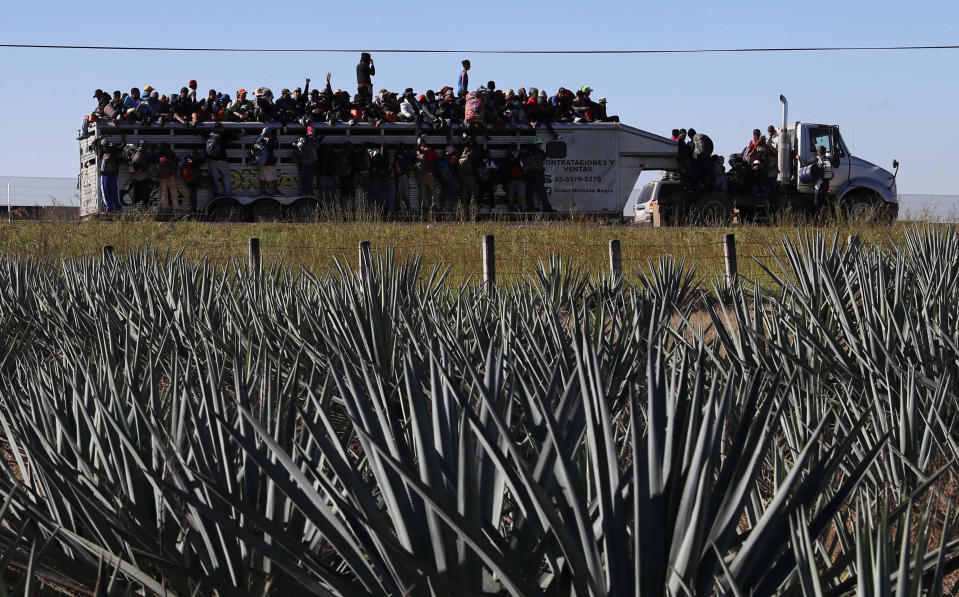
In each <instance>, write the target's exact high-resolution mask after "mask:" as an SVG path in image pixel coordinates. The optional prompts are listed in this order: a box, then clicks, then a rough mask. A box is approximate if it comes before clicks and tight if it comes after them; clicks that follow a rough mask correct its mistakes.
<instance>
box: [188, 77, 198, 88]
mask: <svg viewBox="0 0 959 597" xmlns="http://www.w3.org/2000/svg"><path fill="white" fill-rule="evenodd" d="M187 85H189V86H190V87H196V79H190V82H189V83H187Z"/></svg>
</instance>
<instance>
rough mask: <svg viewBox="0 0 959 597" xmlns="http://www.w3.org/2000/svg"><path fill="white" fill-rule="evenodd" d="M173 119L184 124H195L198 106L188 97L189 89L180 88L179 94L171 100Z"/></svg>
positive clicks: (197, 116)
mask: <svg viewBox="0 0 959 597" xmlns="http://www.w3.org/2000/svg"><path fill="white" fill-rule="evenodd" d="M171 107H172V109H173V119H174V120H176V121H177V122H179V123H180V124H182V125H185V126H196V125H197V122H198V120H199V117H200V114H199V107H198V106H197V104H196V102H195V101H193V100H191V99H190V90H189V89H187V88H186V87H183V88H181V89H180V95H178V96H177V97H176V98H174V100H173V105H172V106H171Z"/></svg>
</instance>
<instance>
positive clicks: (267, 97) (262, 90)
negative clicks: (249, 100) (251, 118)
mask: <svg viewBox="0 0 959 597" xmlns="http://www.w3.org/2000/svg"><path fill="white" fill-rule="evenodd" d="M253 105H254V113H255V115H256V120H258V121H259V122H273V121H275V120H276V105H275V104H274V103H273V92H272V91H270V88H269V87H257V89H256V91H255V92H254V94H253Z"/></svg>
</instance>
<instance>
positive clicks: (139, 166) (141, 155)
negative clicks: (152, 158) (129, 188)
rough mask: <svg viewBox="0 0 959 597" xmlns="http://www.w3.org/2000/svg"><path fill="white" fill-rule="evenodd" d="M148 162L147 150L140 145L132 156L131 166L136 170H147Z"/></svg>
mask: <svg viewBox="0 0 959 597" xmlns="http://www.w3.org/2000/svg"><path fill="white" fill-rule="evenodd" d="M147 162H148V161H147V155H146V151H144V150H143V149H140V148H139V147H138V148H137V149H136V151H134V152H133V156H132V157H131V158H130V168H132V169H133V171H134V172H138V171H140V170H145V169H146V167H147V165H148V163H147Z"/></svg>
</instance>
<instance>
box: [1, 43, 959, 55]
mask: <svg viewBox="0 0 959 597" xmlns="http://www.w3.org/2000/svg"><path fill="white" fill-rule="evenodd" d="M0 48H24V49H41V50H110V51H135V52H295V53H322V54H343V53H356V52H371V53H377V54H730V53H763V52H868V51H915V50H957V49H959V45H951V44H950V45H926V46H818V47H817V46H810V47H791V48H788V47H787V48H774V47H770V48H694V49H685V50H682V49H645V50H470V49H464V50H436V49H422V48H420V49H412V48H410V49H399V48H382V49H370V48H360V49H345V48H341V49H334V48H176V47H168V46H86V45H69V44H26V43H24V44H10V43H5V44H0Z"/></svg>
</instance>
